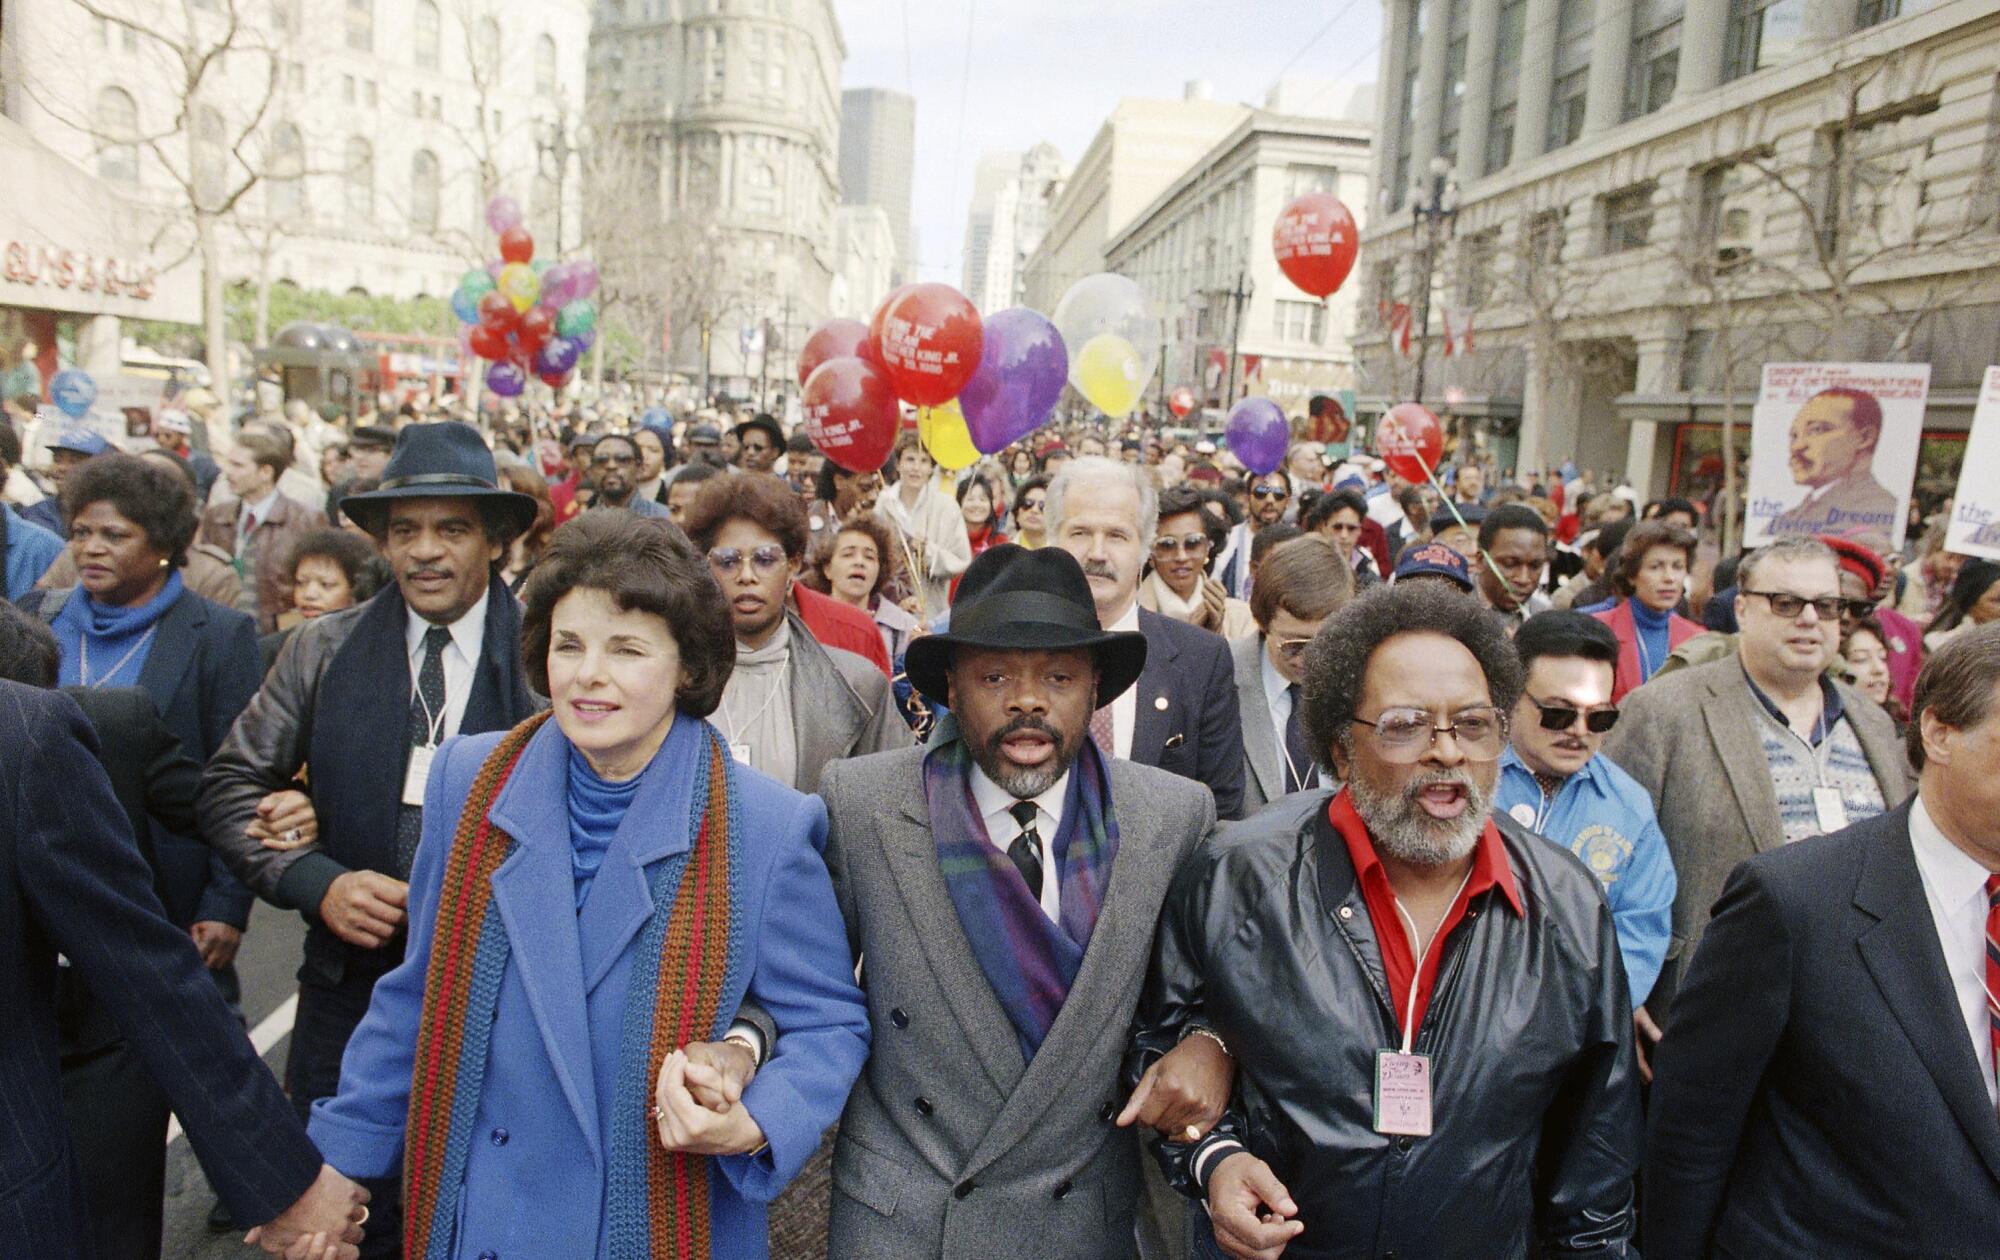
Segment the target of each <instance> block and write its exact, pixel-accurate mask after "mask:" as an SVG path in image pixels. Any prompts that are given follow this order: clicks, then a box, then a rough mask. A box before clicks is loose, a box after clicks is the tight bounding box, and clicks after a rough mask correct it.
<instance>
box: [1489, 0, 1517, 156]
mask: <svg viewBox="0 0 2000 1260" xmlns="http://www.w3.org/2000/svg"><path fill="white" fill-rule="evenodd" d="M1527 17H1528V4H1527V0H1505V2H1504V3H1503V4H1502V5H1501V6H1500V38H1499V43H1498V44H1497V45H1496V51H1495V53H1494V57H1493V116H1492V118H1491V119H1490V120H1489V121H1488V123H1487V126H1486V152H1485V153H1483V154H1481V155H1480V156H1481V158H1482V159H1483V164H1482V165H1481V167H1480V173H1481V174H1485V175H1490V174H1492V173H1493V172H1494V171H1497V170H1501V169H1502V168H1504V167H1505V166H1506V165H1507V164H1508V163H1509V162H1511V161H1513V160H1514V116H1515V108H1514V107H1515V105H1516V103H1518V102H1519V100H1520V98H1521V41H1522V39H1523V28H1524V26H1525V24H1526V22H1527Z"/></svg>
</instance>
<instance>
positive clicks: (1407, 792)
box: [1403, 770, 1479, 802]
mask: <svg viewBox="0 0 2000 1260" xmlns="http://www.w3.org/2000/svg"><path fill="white" fill-rule="evenodd" d="M1445 785H1449V786H1451V787H1456V788H1463V789H1464V790H1465V794H1466V796H1467V797H1469V798H1470V799H1472V800H1474V801H1477V800H1478V799H1479V785H1478V784H1477V783H1474V782H1473V781H1472V776H1471V775H1469V774H1467V773H1466V772H1465V771H1463V770H1428V771H1425V772H1424V773H1422V774H1419V775H1416V776H1415V777H1413V778H1412V779H1411V780H1410V782H1409V784H1408V785H1407V786H1406V787H1404V789H1403V797H1404V799H1406V800H1409V801H1412V802H1414V801H1415V800H1416V799H1417V798H1418V797H1419V796H1421V795H1423V793H1424V790H1425V789H1426V788H1434V787H1441V786H1445Z"/></svg>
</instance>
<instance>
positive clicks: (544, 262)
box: [528, 258, 549, 276]
mask: <svg viewBox="0 0 2000 1260" xmlns="http://www.w3.org/2000/svg"><path fill="white" fill-rule="evenodd" d="M528 266H529V267H531V268H533V269H534V273H535V274H536V275H537V276H540V275H541V274H542V273H543V272H544V271H547V270H548V269H549V260H548V259H546V258H537V259H535V261H533V262H531V263H529V264H528Z"/></svg>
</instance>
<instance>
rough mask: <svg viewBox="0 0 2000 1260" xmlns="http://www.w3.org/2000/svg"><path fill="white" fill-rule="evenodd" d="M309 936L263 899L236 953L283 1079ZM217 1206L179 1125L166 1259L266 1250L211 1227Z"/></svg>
mask: <svg viewBox="0 0 2000 1260" xmlns="http://www.w3.org/2000/svg"><path fill="white" fill-rule="evenodd" d="M305 936H306V929H305V923H304V921H303V920H301V919H300V918H299V916H298V915H296V914H293V913H292V912H291V911H289V910H279V909H277V908H276V907H274V906H270V905H266V904H265V903H263V902H261V901H260V902H258V903H257V908H256V910H255V911H253V912H252V914H251V916H250V930H249V931H248V932H246V933H245V934H244V936H243V950H242V952H241V953H240V954H238V955H237V958H236V970H237V974H238V975H239V976H240V977H241V978H242V981H243V1014H244V1016H245V1017H246V1018H248V1020H249V1021H250V1028H251V1032H252V1035H253V1036H254V1037H255V1038H256V1043H257V1045H258V1046H259V1047H260V1048H262V1050H263V1052H264V1062H265V1063H267V1064H269V1065H270V1067H271V1070H272V1071H273V1072H276V1073H278V1074H279V1075H280V1077H281V1079H282V1075H283V1073H284V1068H285V1050H286V1047H287V1046H288V1045H289V1044H290V1042H291V1037H290V1033H291V1028H292V996H293V994H295V993H297V992H298V982H297V981H296V979H294V977H295V976H296V975H297V973H298V969H299V948H300V945H301V944H302V943H303V942H304V941H305ZM214 1205H215V1192H214V1191H212V1190H210V1189H209V1188H208V1182H207V1180H206V1179H205V1178H203V1176H202V1175H201V1165H200V1164H198V1163H197V1162H196V1161H195V1157H194V1150H193V1149H192V1148H191V1147H189V1145H188V1141H187V1139H186V1138H185V1137H182V1136H180V1134H179V1131H178V1129H176V1130H175V1134H174V1139H173V1141H172V1143H171V1144H170V1146H169V1148H168V1150H167V1198H166V1211H165V1224H166V1229H165V1233H164V1234H163V1235H162V1242H161V1247H160V1256H161V1260H239V1258H241V1257H250V1256H262V1255H263V1254H264V1253H263V1252H262V1251H260V1250H258V1249H257V1248H255V1247H245V1246H244V1245H243V1232H242V1231H241V1230H236V1231H233V1232H231V1233H227V1234H218V1233H214V1232H211V1231H210V1229H209V1228H208V1210H209V1209H210V1208H211V1207H213V1206H214Z"/></svg>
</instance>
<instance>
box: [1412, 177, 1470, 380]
mask: <svg viewBox="0 0 2000 1260" xmlns="http://www.w3.org/2000/svg"><path fill="white" fill-rule="evenodd" d="M1410 215H1411V221H1412V223H1413V224H1414V226H1415V227H1416V229H1417V231H1418V233H1419V236H1418V239H1417V276H1418V280H1417V311H1416V315H1417V388H1416V392H1415V394H1414V396H1413V397H1412V398H1411V399H1410V401H1411V402H1417V403H1420V402H1422V401H1423V400H1424V363H1425V361H1426V360H1427V359H1428V358H1429V354H1430V346H1431V275H1432V272H1433V271H1434V270H1435V269H1436V267H1437V255H1438V247H1439V244H1440V243H1441V242H1440V238H1446V239H1448V238H1449V237H1450V236H1451V229H1452V224H1453V223H1454V222H1455V221H1456V220H1457V218H1458V177H1457V176H1456V175H1454V174H1453V173H1452V169H1451V163H1450V162H1448V161H1446V160H1445V159H1443V158H1441V157H1436V158H1432V159H1431V168H1430V178H1429V179H1427V180H1425V179H1419V180H1417V181H1416V182H1415V183H1413V184H1411V185H1410Z"/></svg>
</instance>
